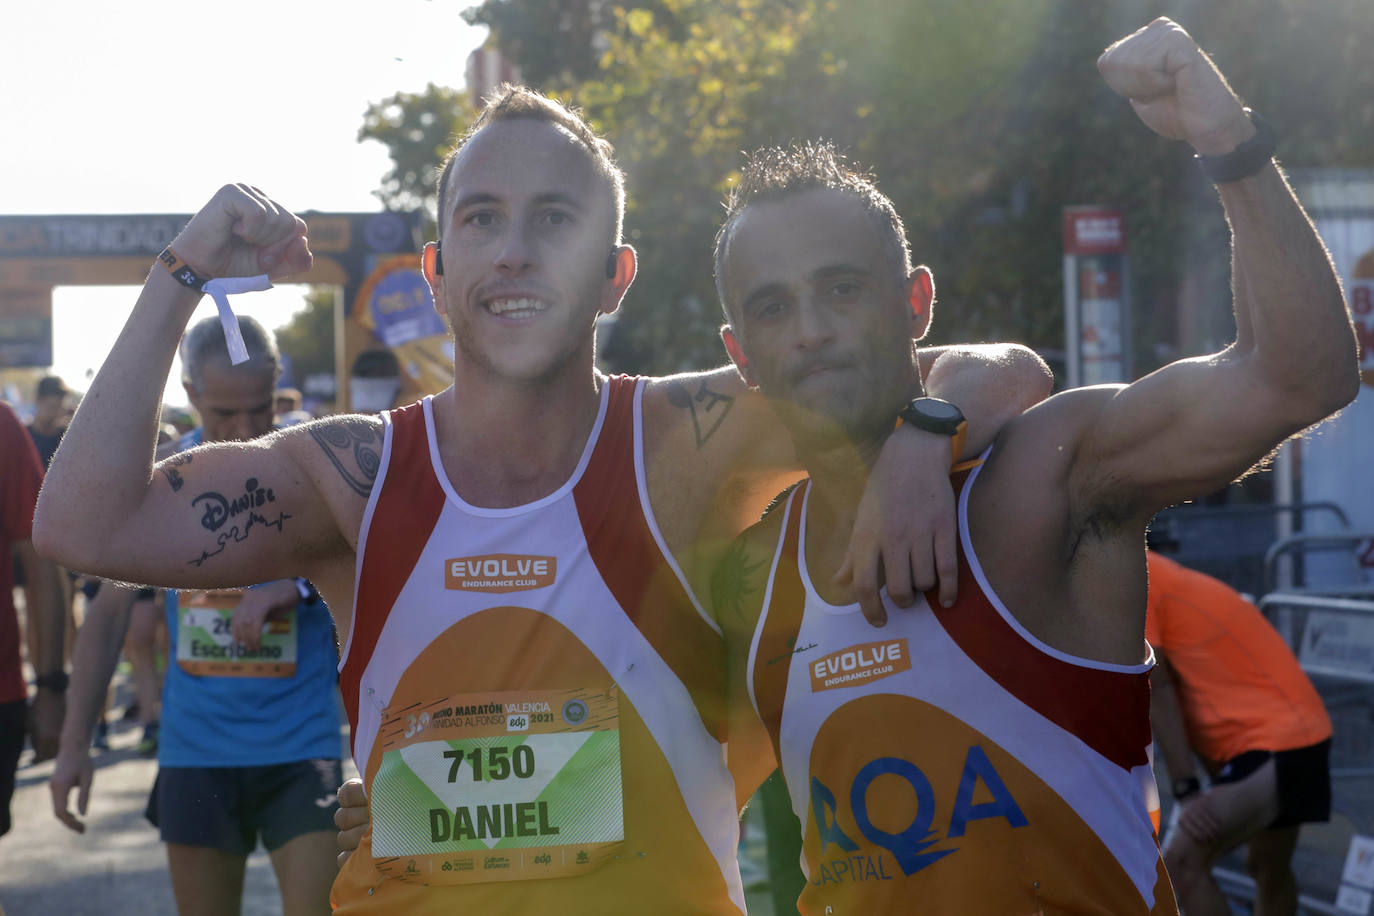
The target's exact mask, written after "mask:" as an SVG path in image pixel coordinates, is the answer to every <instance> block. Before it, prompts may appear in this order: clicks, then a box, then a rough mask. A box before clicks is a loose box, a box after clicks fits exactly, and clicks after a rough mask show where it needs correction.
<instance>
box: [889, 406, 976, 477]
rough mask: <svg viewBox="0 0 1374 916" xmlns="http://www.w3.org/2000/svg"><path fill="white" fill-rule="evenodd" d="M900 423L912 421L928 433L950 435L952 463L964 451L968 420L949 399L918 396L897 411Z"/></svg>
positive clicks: (912, 423)
mask: <svg viewBox="0 0 1374 916" xmlns="http://www.w3.org/2000/svg"><path fill="white" fill-rule="evenodd" d="M897 420H898V422H899V423H910V424H911V425H912V426H914V427H916V428H917V429H923V430H925V431H926V432H928V433H935V434H936V435H939V436H949V437H950V448H951V450H952V455H951V457H950V464H951V465H953V464H954V463H955V462H957V461H958V460H959V456H960V455H962V454H963V452H964V434H965V433H966V432H967V431H968V421H967V420H965V419H964V412H963V411H962V410H960V409H959V408H958V407H956V406H955V405H953V404H951V403H950V402H949V401H945V400H941V399H940V398H916V399H914V400H912V401H909V402H907V405H906V406H905V407H903V408H902V409H901V410H899V411H897Z"/></svg>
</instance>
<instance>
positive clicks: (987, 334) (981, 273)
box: [365, 0, 1374, 371]
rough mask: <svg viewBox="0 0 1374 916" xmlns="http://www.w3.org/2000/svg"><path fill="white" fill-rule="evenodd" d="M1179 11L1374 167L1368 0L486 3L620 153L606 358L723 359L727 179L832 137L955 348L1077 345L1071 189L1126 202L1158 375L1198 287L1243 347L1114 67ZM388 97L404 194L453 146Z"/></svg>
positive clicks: (504, 38)
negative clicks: (1068, 272)
mask: <svg viewBox="0 0 1374 916" xmlns="http://www.w3.org/2000/svg"><path fill="white" fill-rule="evenodd" d="M1158 15H1169V16H1172V17H1173V18H1175V19H1177V20H1178V21H1180V22H1182V23H1183V24H1184V26H1185V27H1187V28H1188V29H1189V31H1190V32H1192V34H1193V35H1194V36H1195V37H1196V38H1197V39H1198V41H1199V43H1200V44H1201V45H1202V46H1203V47H1204V48H1207V49H1208V50H1209V51H1210V52H1211V53H1212V54H1213V56H1214V57H1215V58H1216V60H1217V62H1218V64H1219V65H1220V66H1221V68H1222V70H1223V71H1224V72H1225V73H1227V74H1228V76H1229V77H1230V78H1231V81H1232V82H1233V84H1234V85H1236V86H1237V87H1238V88H1239V89H1241V91H1242V92H1244V93H1245V94H1247V97H1248V100H1249V102H1250V103H1251V104H1253V105H1254V106H1255V107H1256V108H1257V109H1259V110H1261V111H1264V112H1265V113H1266V114H1268V115H1269V116H1270V120H1271V121H1272V122H1274V123H1275V124H1276V125H1277V126H1278V128H1279V131H1280V134H1281V138H1282V139H1281V144H1280V155H1281V157H1282V158H1283V159H1284V160H1285V161H1286V162H1287V163H1288V164H1289V165H1291V166H1319V165H1326V166H1345V167H1364V168H1368V167H1371V166H1374V101H1371V100H1374V67H1369V66H1367V65H1366V64H1365V62H1366V60H1367V57H1368V49H1369V48H1371V47H1374V6H1371V4H1370V3H1369V0H1321V2H1319V3H1317V2H1312V0H1244V2H1241V0H1200V2H1199V0H1187V2H1185V0H1123V2H1115V3H1107V2H1101V0H980V2H978V3H969V2H965V0H916V2H910V3H892V2H891V0H652V2H620V3H616V2H613V0H485V2H483V3H482V4H481V5H480V6H478V7H476V8H475V9H473V10H470V11H469V13H468V14H467V16H468V18H469V21H472V22H480V23H485V24H487V25H489V26H490V27H491V29H492V39H491V40H492V42H493V43H494V44H495V45H496V46H497V47H499V48H500V49H501V50H502V51H503V53H505V54H507V56H509V57H510V58H511V59H512V60H514V62H515V63H516V64H517V65H519V66H520V67H521V68H522V71H523V73H524V74H525V78H526V80H527V81H528V82H529V83H531V84H532V85H536V86H538V87H539V88H542V89H544V90H545V91H550V92H553V93H554V94H557V95H558V96H559V97H561V98H563V99H565V100H567V101H570V102H573V103H574V104H577V105H580V106H581V107H583V108H584V109H585V111H586V112H587V113H588V115H589V116H590V118H591V119H592V121H593V122H594V123H595V124H596V125H597V127H598V128H599V129H601V130H602V131H604V132H605V133H606V135H607V136H608V137H609V139H610V140H611V141H612V142H613V143H614V144H615V146H616V148H617V151H618V155H619V158H620V161H621V164H622V165H623V166H624V168H625V170H626V172H627V176H628V181H629V208H630V211H629V214H628V216H627V220H626V228H627V233H628V236H629V241H631V242H632V243H633V244H634V245H635V246H636V248H637V249H638V251H639V254H640V274H639V277H638V279H637V280H636V282H635V285H634V286H633V287H632V289H631V291H630V294H629V297H628V298H627V302H626V306H625V308H624V309H623V311H622V315H621V318H620V321H619V323H618V324H617V326H616V329H615V332H614V334H613V335H612V337H611V341H610V342H609V345H608V346H606V347H604V348H603V356H604V357H606V359H607V362H608V363H610V364H611V365H612V366H614V367H616V368H620V369H626V370H636V371H674V370H678V369H682V368H687V367H693V366H703V365H709V364H711V363H718V362H719V361H720V360H721V359H722V349H721V347H720V345H719V343H718V341H717V339H716V333H715V332H716V328H717V326H718V325H719V323H720V320H721V318H720V311H719V307H718V305H717V303H716V297H715V290H714V286H713V283H712V279H711V259H710V252H711V239H712V237H713V235H714V233H715V230H716V228H717V227H718V225H719V223H720V219H721V214H722V211H721V209H720V199H721V196H722V193H723V192H724V190H725V189H726V188H727V187H728V185H729V182H730V181H731V179H732V176H733V175H734V174H735V171H736V170H737V168H738V166H739V163H740V158H741V156H740V154H741V151H743V150H749V149H753V148H756V147H758V146H761V145H764V144H768V143H777V142H786V141H788V140H790V139H794V138H796V139H802V138H808V137H814V136H826V137H830V138H832V139H834V140H835V141H836V142H837V143H838V144H839V145H840V146H841V147H842V148H845V149H847V150H848V151H849V152H850V154H851V156H852V157H853V158H854V159H856V160H857V161H859V162H861V163H864V164H866V165H869V166H871V167H873V168H874V170H875V171H876V172H877V174H878V175H879V176H880V186H881V187H882V188H883V190H884V191H886V192H887V193H888V194H889V195H890V196H891V197H892V198H893V200H894V202H895V203H896V204H897V207H898V210H899V211H900V212H901V213H902V215H903V217H904V218H905V219H906V221H907V226H908V229H909V232H910V235H911V240H912V246H913V250H914V254H915V256H916V258H917V260H918V261H920V262H924V263H927V264H929V265H930V266H931V267H932V268H933V270H934V271H935V275H936V281H937V290H938V293H939V306H938V308H937V311H936V320H935V324H934V329H933V331H932V340H933V341H935V342H950V341H957V340H990V339H1016V340H1020V341H1023V342H1025V343H1028V344H1030V345H1032V346H1036V347H1038V348H1041V349H1045V350H1053V349H1059V348H1062V346H1063V319H1062V311H1063V289H1062V271H1061V268H1060V264H1061V257H1062V248H1061V241H1060V213H1061V210H1062V208H1063V207H1064V206H1065V205H1069V204H1100V205H1104V206H1110V207H1116V208H1119V209H1121V210H1123V211H1124V212H1125V214H1126V220H1127V229H1128V239H1129V244H1130V257H1131V274H1130V279H1131V293H1132V300H1133V304H1134V317H1135V324H1136V332H1137V333H1136V341H1137V347H1136V354H1135V355H1136V367H1137V370H1139V371H1145V370H1148V369H1150V368H1153V367H1154V366H1155V365H1157V364H1158V363H1159V362H1160V361H1162V360H1163V359H1164V358H1171V357H1172V356H1173V355H1176V354H1175V353H1173V352H1172V351H1170V350H1167V349H1159V348H1156V347H1155V342H1156V341H1159V340H1165V341H1174V340H1177V339H1179V337H1180V336H1183V337H1188V336H1189V335H1186V334H1181V331H1180V329H1179V328H1178V327H1176V326H1175V316H1176V315H1177V314H1178V313H1179V312H1180V309H1179V303H1180V302H1181V301H1185V300H1186V301H1188V302H1193V303H1196V305H1195V306H1191V307H1190V308H1191V309H1192V311H1195V312H1198V314H1199V317H1198V318H1197V319H1196V321H1197V322H1198V323H1199V325H1200V327H1199V328H1197V329H1194V330H1195V333H1193V334H1192V338H1193V339H1195V340H1196V341H1198V342H1200V343H1201V344H1203V345H1206V346H1214V345H1216V344H1217V343H1219V342H1221V341H1224V340H1225V339H1226V336H1227V335H1228V334H1229V333H1230V329H1229V327H1230V326H1229V300H1228V295H1227V291H1226V282H1227V275H1228V271H1229V265H1228V263H1227V259H1226V256H1225V250H1226V248H1225V245H1226V235H1225V227H1224V223H1223V221H1222V218H1221V214H1220V210H1219V208H1218V207H1217V206H1216V202H1215V193H1214V192H1213V190H1212V189H1211V188H1210V186H1208V185H1207V183H1206V182H1205V181H1204V180H1203V179H1202V178H1201V177H1200V175H1199V173H1198V172H1197V170H1196V169H1195V168H1194V167H1193V165H1192V163H1191V161H1190V157H1189V156H1188V154H1187V151H1186V149H1184V148H1183V147H1181V146H1180V145H1179V144H1176V143H1173V142H1170V141H1167V140H1164V139H1162V138H1158V137H1155V136H1154V135H1153V134H1151V133H1149V131H1148V130H1146V129H1145V128H1144V127H1143V126H1141V125H1140V124H1139V122H1138V121H1137V120H1136V118H1135V116H1134V114H1133V113H1132V112H1131V110H1130V106H1129V105H1128V104H1126V103H1125V102H1124V101H1123V100H1121V99H1119V98H1117V97H1115V96H1114V95H1113V94H1112V93H1111V92H1110V91H1109V90H1108V89H1107V88H1106V86H1105V84H1104V83H1103V82H1102V80H1101V78H1100V76H1099V75H1098V73H1097V70H1096V67H1095V65H1094V64H1095V60H1096V58H1097V55H1098V54H1099V53H1100V51H1101V50H1102V48H1103V47H1105V46H1106V45H1107V44H1108V43H1110V42H1111V41H1113V40H1114V39H1116V38H1118V37H1120V36H1122V35H1124V34H1126V33H1128V32H1130V31H1131V30H1133V29H1135V28H1138V27H1140V26H1142V25H1144V24H1145V23H1147V22H1149V21H1150V20H1151V19H1152V18H1154V17H1155V16H1158ZM432 88H433V87H432ZM444 91H446V90H438V89H434V90H433V94H437V93H440V92H444ZM439 101H440V103H441V104H442V100H439ZM379 106H381V107H383V108H386V107H390V109H391V114H392V115H393V117H391V118H390V119H388V120H387V121H386V123H387V125H388V131H387V134H386V137H388V138H389V140H388V139H386V138H384V137H382V136H379V135H378V134H375V133H372V134H368V135H369V136H377V138H378V139H383V141H384V142H388V145H389V146H392V148H393V158H394V159H396V161H397V169H396V171H395V173H393V175H392V176H390V177H389V180H392V181H394V185H389V186H388V189H387V191H386V192H385V193H384V195H383V196H384V199H393V200H398V201H399V200H402V199H404V198H403V197H402V196H401V195H402V194H403V193H404V192H405V190H407V189H409V188H410V187H411V185H410V183H409V178H408V176H410V175H412V174H420V173H421V172H423V170H424V167H425V166H426V165H432V163H433V162H434V161H437V159H438V158H439V152H438V151H436V150H435V149H434V147H433V146H432V144H434V143H442V137H441V136H440V135H439V134H436V133H429V132H421V133H420V134H419V137H420V140H419V141H418V142H416V143H411V142H410V140H409V138H408V135H407V133H406V132H407V131H408V130H412V129H413V123H412V122H414V121H415V120H416V119H417V118H419V119H423V118H424V117H425V116H426V115H427V114H428V115H429V116H430V118H431V121H432V119H433V118H434V117H437V110H436V109H434V108H430V107H427V104H421V103H420V102H418V101H417V102H414V103H412V102H410V101H408V100H406V99H403V98H402V97H399V96H398V97H394V98H393V99H391V100H387V102H384V103H379ZM377 107H378V106H374V107H373V108H374V109H375V108H377ZM372 110H373V109H370V110H369V111H370V112H371V111H372ZM462 117H464V118H465V117H466V111H464V113H463V115H462ZM455 120H461V118H456V119H455ZM365 130H366V128H365ZM448 132H451V130H446V131H445V132H444V133H443V136H447V133H448ZM387 193H389V194H392V195H393V196H392V197H390V198H387V197H386V194H387ZM412 193H414V192H412ZM1183 311H1184V312H1188V311H1189V309H1187V308H1185V309H1183Z"/></svg>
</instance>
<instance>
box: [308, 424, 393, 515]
mask: <svg viewBox="0 0 1374 916" xmlns="http://www.w3.org/2000/svg"><path fill="white" fill-rule="evenodd" d="M309 429H310V435H311V436H313V437H314V439H315V441H316V442H317V443H319V446H320V448H321V449H323V450H324V453H325V455H326V456H328V458H329V461H330V462H331V463H332V464H333V465H334V469H335V470H336V471H338V472H339V476H340V477H342V478H343V479H344V482H345V483H347V484H348V485H349V486H350V487H352V488H353V491H354V492H356V493H357V494H358V495H359V496H362V497H364V498H366V497H368V496H370V495H372V485H373V484H374V483H376V482H377V468H378V466H379V465H380V464H381V460H382V437H381V434H380V432H379V431H378V429H377V425H376V423H375V422H372V421H369V420H365V419H363V418H361V417H344V418H341V419H338V420H331V421H329V422H328V423H316V424H313V425H312V426H310V427H309Z"/></svg>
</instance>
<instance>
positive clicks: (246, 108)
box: [0, 0, 486, 404]
mask: <svg viewBox="0 0 1374 916" xmlns="http://www.w3.org/2000/svg"><path fill="white" fill-rule="evenodd" d="M473 2H474V0H385V2H383V0H373V2H360V3H339V2H326V0H234V2H226V0H195V2H190V3H167V2H166V0H159V2H153V0H121V2H119V3H110V2H108V0H42V2H19V3H10V4H5V9H4V14H3V17H2V23H0V87H4V88H3V90H0V124H3V125H4V130H3V134H0V136H2V137H3V139H0V213H10V214H33V213H44V214H46V213H187V214H189V213H194V212H195V211H196V210H198V209H199V208H200V206H201V205H202V204H204V203H205V201H206V200H208V199H209V197H210V196H211V195H212V194H213V193H214V192H215V190H216V189H217V188H218V187H219V186H220V185H222V184H224V183H226V182H230V181H244V182H248V183H250V184H254V185H257V186H258V187H260V188H262V189H263V190H264V191H266V192H267V193H268V194H269V195H271V196H273V197H275V198H276V199H277V200H279V201H280V202H281V203H283V204H284V205H286V206H288V207H291V208H293V209H298V210H322V211H373V210H379V209H381V205H380V203H379V202H378V201H377V199H376V198H375V197H373V196H372V194H371V192H372V190H373V189H375V188H376V187H377V186H378V185H379V184H380V181H381V176H382V175H383V173H385V172H386V171H387V169H388V167H389V164H390V160H389V159H388V158H387V155H386V151H385V148H384V147H383V146H382V145H381V144H379V143H376V142H373V141H368V142H367V143H359V142H358V141H357V133H358V128H359V127H360V126H361V125H362V117H363V112H364V110H365V109H366V108H367V105H368V103H369V102H372V101H377V100H379V99H382V98H385V97H387V96H389V95H391V94H393V93H395V92H397V91H407V92H416V91H420V90H422V89H423V88H424V87H425V84H426V83H429V82H433V83H437V84H439V85H447V86H459V85H461V84H462V82H463V67H464V64H465V62H466V60H467V56H468V54H469V52H471V51H472V50H473V49H474V48H476V47H478V46H479V45H480V44H481V43H482V41H483V40H484V39H485V35H486V30H485V29H477V28H473V27H471V26H469V25H468V24H467V23H465V22H464V21H463V20H462V18H461V16H460V15H459V13H460V12H461V11H462V10H463V9H464V8H466V7H468V6H471V5H473ZM169 241H170V239H169ZM303 291H304V287H292V286H286V287H282V288H279V289H275V290H272V291H270V292H267V293H257V294H253V295H247V296H240V297H235V300H234V305H235V308H236V309H237V310H238V311H240V312H242V313H244V314H250V315H253V316H254V317H255V318H257V319H258V320H259V321H261V322H263V324H264V325H265V326H266V327H268V328H269V329H272V328H276V327H279V326H281V325H283V324H285V323H286V322H287V321H288V320H289V318H290V316H291V314H292V313H293V312H294V311H296V310H297V309H298V308H299V307H300V305H301V295H302V293H303ZM136 295H137V290H136V289H135V288H133V287H114V288H108V287H64V288H58V289H57V290H55V291H54V294H53V337H54V341H53V343H54V350H55V353H54V360H55V365H54V369H55V371H56V372H57V373H58V374H60V375H62V376H63V377H64V378H66V380H67V382H68V384H70V385H72V386H73V387H77V388H84V387H85V385H86V381H87V372H88V371H90V372H92V373H93V372H94V370H95V369H97V368H99V366H100V364H101V363H102V362H103V361H104V359H105V355H106V353H107V352H108V350H109V347H110V345H111V344H112V343H113V341H114V337H115V335H116V334H117V333H118V330H119V328H120V327H121V326H122V325H123V323H124V321H125V319H126V318H127V317H128V314H129V310H130V308H131V307H132V305H133V300H134V298H135V296H136ZM213 313H214V307H213V304H212V303H211V302H210V300H209V299H208V298H207V299H206V300H205V301H204V302H203V303H202V304H201V306H200V309H198V310H197V312H196V315H195V317H194V318H193V319H192V320H193V321H195V320H199V319H200V318H201V317H203V316H204V315H210V314H213ZM179 374H180V367H179V366H173V372H172V376H171V378H172V379H176V378H178V377H179ZM167 390H168V400H169V401H170V402H172V403H178V404H181V403H185V397H184V395H182V393H181V390H180V386H179V384H175V383H172V384H169V385H168V389H167Z"/></svg>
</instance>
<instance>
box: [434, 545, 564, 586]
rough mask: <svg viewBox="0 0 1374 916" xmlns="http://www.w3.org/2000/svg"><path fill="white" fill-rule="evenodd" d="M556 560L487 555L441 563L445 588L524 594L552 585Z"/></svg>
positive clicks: (525, 555) (509, 554)
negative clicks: (533, 589) (524, 592)
mask: <svg viewBox="0 0 1374 916" xmlns="http://www.w3.org/2000/svg"><path fill="white" fill-rule="evenodd" d="M557 569H558V560H557V558H556V557H535V556H529V555H527V554H518V553H489V554H486V555H484V556H480V557H457V558H454V559H451V560H445V561H444V587H445V588H452V589H457V590H459V591H466V592H489V593H493V594H499V593H501V592H523V591H528V590H530V589H532V588H544V587H545V586H546V585H553V580H554V578H555V576H556V574H557Z"/></svg>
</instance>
